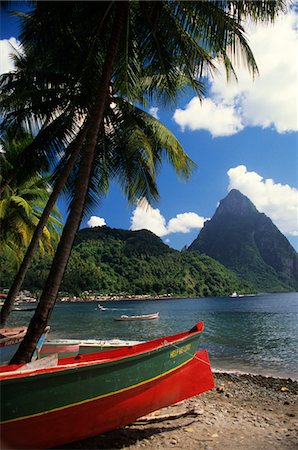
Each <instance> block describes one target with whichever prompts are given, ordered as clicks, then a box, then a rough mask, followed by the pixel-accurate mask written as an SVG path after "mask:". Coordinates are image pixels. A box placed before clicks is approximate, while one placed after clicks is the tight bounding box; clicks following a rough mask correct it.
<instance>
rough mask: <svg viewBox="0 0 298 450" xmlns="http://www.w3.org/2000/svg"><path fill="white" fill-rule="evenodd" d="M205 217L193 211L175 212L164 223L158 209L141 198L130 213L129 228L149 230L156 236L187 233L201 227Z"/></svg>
mask: <svg viewBox="0 0 298 450" xmlns="http://www.w3.org/2000/svg"><path fill="white" fill-rule="evenodd" d="M205 220H207V219H205V218H203V217H200V216H199V215H198V214H196V213H193V212H188V213H183V214H177V215H176V217H173V218H172V219H170V220H169V222H168V224H167V223H166V220H165V218H164V217H163V215H162V214H161V212H160V210H159V209H157V208H156V209H154V208H152V206H150V205H149V204H148V202H147V201H146V200H145V199H143V200H142V201H141V202H139V204H138V206H137V207H136V209H135V210H134V211H133V213H132V217H131V230H142V229H146V230H150V231H152V232H153V233H154V234H156V235H157V236H160V237H162V236H166V235H167V234H170V233H189V232H190V231H191V230H193V229H200V228H202V227H203V224H204V222H205Z"/></svg>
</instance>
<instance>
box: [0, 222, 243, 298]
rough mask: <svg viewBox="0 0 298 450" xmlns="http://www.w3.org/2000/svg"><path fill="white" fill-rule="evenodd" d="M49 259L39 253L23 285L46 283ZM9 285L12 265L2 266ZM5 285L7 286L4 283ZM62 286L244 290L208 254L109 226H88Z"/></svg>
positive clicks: (195, 292) (205, 292) (201, 292)
mask: <svg viewBox="0 0 298 450" xmlns="http://www.w3.org/2000/svg"><path fill="white" fill-rule="evenodd" d="M49 264H50V261H49V258H46V257H43V258H41V257H39V258H36V259H35V261H34V264H33V266H32V268H31V269H30V270H29V272H28V274H27V277H26V280H25V283H24V287H25V288H27V289H30V290H31V291H34V290H35V291H36V290H40V289H41V288H42V287H43V284H44V280H45V278H46V273H47V270H48V267H49ZM3 268H4V270H5V274H3V277H2V284H3V281H4V280H5V284H6V285H7V286H8V285H9V283H10V281H11V278H12V274H13V272H12V270H11V268H9V266H8V265H6V266H5V267H3ZM4 287H5V286H4ZM62 289H63V291H65V292H69V293H72V294H80V293H81V292H83V291H85V290H92V291H95V292H98V293H101V294H111V293H113V294H117V293H128V294H153V295H154V294H164V293H168V294H174V295H191V296H211V295H229V294H231V293H232V292H234V291H239V290H241V289H242V290H245V286H244V285H242V286H240V283H239V280H238V279H237V277H236V275H235V274H234V273H232V272H230V271H229V270H227V269H226V268H225V267H223V266H222V265H221V264H219V263H218V262H217V261H214V260H213V259H211V258H209V257H208V256H205V255H197V254H196V253H191V252H179V251H177V250H173V249H171V248H170V247H168V246H167V245H166V244H164V243H163V242H162V240H161V239H160V238H159V237H157V236H156V235H154V234H153V233H151V232H150V231H147V230H141V231H127V230H120V229H112V228H108V227H96V228H88V229H83V230H81V231H79V232H78V234H77V238H76V242H75V246H74V248H73V251H72V255H71V258H70V260H69V263H68V267H67V271H66V274H65V276H64V280H63V285H62Z"/></svg>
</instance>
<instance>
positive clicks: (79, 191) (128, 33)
mask: <svg viewBox="0 0 298 450" xmlns="http://www.w3.org/2000/svg"><path fill="white" fill-rule="evenodd" d="M238 3H239V4H240V7H239V6H237V5H238ZM249 3H254V8H251V7H249V6H248V4H249ZM257 3H258V5H259V6H258V8H256V4H257ZM263 3H264V2H261V5H260V2H241V1H240V2H228V1H225V2H224V1H223V2H215V1H210V2H178V1H177V2H168V1H163V2H147V1H145V2H101V6H100V8H99V9H98V10H97V9H96V5H98V4H96V5H94V4H93V5H92V6H91V7H90V6H89V4H83V5H82V4H80V7H81V8H83V13H85V15H86V17H87V18H88V19H89V22H88V23H89V25H90V26H89V27H88V30H87V31H88V32H89V33H90V34H89V36H90V38H91V36H92V48H93V49H94V52H93V55H92V56H93V58H92V59H89V60H84V62H83V61H81V62H80V63H81V64H83V65H84V69H85V70H84V72H83V74H82V77H81V78H80V82H81V83H82V84H85V85H86V90H87V91H88V92H89V94H90V96H89V97H88V98H89V99H90V105H89V108H88V112H89V119H88V124H89V127H88V131H87V134H86V139H85V142H84V146H83V149H82V156H81V159H80V167H79V170H78V173H77V184H76V190H75V194H74V201H73V202H72V206H71V210H70V213H69V216H68V219H67V222H66V224H65V227H64V230H63V233H62V237H61V240H60V243H59V246H58V248H57V251H56V254H55V257H54V261H53V265H52V268H51V270H50V273H49V277H48V280H47V282H46V284H45V288H44V291H43V293H42V296H41V299H40V302H39V305H38V308H37V310H36V313H35V315H34V317H33V319H32V321H31V323H30V325H29V328H28V333H27V336H26V337H25V339H24V341H23V343H22V345H21V346H20V348H19V351H18V352H17V354H16V355H15V357H14V358H13V362H24V361H26V360H28V359H30V357H31V354H32V353H33V350H34V346H35V344H36V342H37V339H38V337H39V335H40V334H41V332H42V331H43V329H44V327H45V326H46V323H47V321H48V319H49V316H50V313H51V310H52V308H53V306H54V303H55V299H56V296H57V293H58V289H59V285H60V282H61V279H62V276H63V273H64V270H65V267H66V264H67V260H68V257H69V254H70V251H71V247H72V243H73V240H74V237H75V234H76V231H77V229H78V227H79V224H80V221H81V218H82V214H83V211H84V206H85V201H86V196H87V193H88V189H89V185H90V177H91V174H92V169H93V165H94V162H95V156H96V148H97V142H98V137H99V133H100V130H101V127H102V124H103V118H104V109H105V104H106V101H107V100H108V97H109V92H110V85H111V82H112V81H113V83H114V85H115V86H116V90H117V92H119V93H120V94H121V95H125V96H127V97H128V98H129V99H133V100H136V97H137V98H138V99H140V100H141V101H143V102H144V101H145V97H146V95H144V93H142V92H140V90H139V88H138V82H139V80H140V78H141V77H144V74H147V76H148V80H149V81H148V88H147V92H146V94H148V95H149V97H151V98H152V97H154V96H156V98H158V99H161V98H167V99H173V98H175V96H176V94H177V79H178V78H179V79H181V75H182V76H184V77H185V79H187V80H188V84H190V85H192V86H193V87H194V88H196V89H198V84H197V83H195V81H194V80H195V79H196V77H197V76H200V75H203V73H204V69H208V68H209V69H212V67H213V65H212V58H213V57H219V56H220V57H221V58H222V59H223V61H224V63H225V64H226V68H227V71H229V72H233V70H234V68H233V64H232V60H231V57H230V55H232V54H233V53H234V54H235V53H236V50H239V49H240V50H242V51H243V55H242V56H243V57H244V59H245V61H246V62H247V64H248V66H249V67H250V68H251V69H252V71H253V72H256V70H257V68H256V64H255V61H254V58H253V55H252V53H251V51H250V48H249V46H248V45H247V42H246V40H245V37H244V30H243V28H242V24H241V21H242V18H243V17H244V18H245V17H247V16H250V17H252V18H253V19H257V17H256V12H258V11H259V12H260V11H261V12H262V14H259V17H260V18H261V19H268V17H269V18H271V17H274V14H275V13H276V11H278V10H279V9H280V8H281V7H283V6H284V3H283V2H281V1H275V2H273V3H274V6H273V7H272V8H271V9H270V11H269V10H268V8H265V7H264V5H263V9H262V4H263ZM102 4H104V6H102ZM206 4H207V6H206ZM44 8H45V9H47V8H48V5H47V6H45V7H44ZM55 8H56V5H55ZM90 8H91V9H90ZM104 8H105V14H104V15H103V10H104ZM41 9H42V8H41ZM70 9H71V8H70ZM37 10H38V8H37ZM99 10H100V11H99ZM210 12H212V15H211V16H210ZM98 14H99V16H98ZM79 17H80V21H81V23H83V24H84V20H82V18H83V19H84V17H83V15H82V14H80V16H79ZM47 18H48V16H47ZM71 25H72V27H68V30H69V29H70V30H71V33H72V34H73V35H75V33H76V32H77V30H79V31H82V29H81V28H80V27H79V26H78V22H76V23H74V24H73V23H72V24H71ZM55 26H58V25H57V24H55ZM59 26H60V25H59ZM84 33H86V30H85V31H84ZM46 35H50V36H51V39H52V38H53V37H52V34H51V33H45V34H42V37H41V35H40V36H37V37H38V38H40V41H41V42H42V45H44V43H45V41H46ZM103 36H105V42H104V40H103ZM106 36H109V40H107V39H106ZM35 37H36V35H35ZM84 38H85V35H84ZM76 42H80V41H79V39H76ZM86 42H88V39H86V40H85V39H83V43H84V44H85V43H86ZM106 42H108V46H107V45H106ZM58 43H59V40H58ZM55 44H56V45H57V41H55ZM82 47H84V46H83V45H82ZM229 50H230V51H231V53H230V54H229ZM70 53H71V54H72V55H74V53H73V52H70ZM57 56H59V45H58V50H57V55H56V57H57ZM89 56H90V53H89ZM116 58H117V60H116ZM74 61H76V62H78V59H75V55H74ZM56 62H57V61H56ZM59 64H60V65H61V60H59ZM72 64H74V63H73V62H72ZM62 66H63V63H62ZM99 73H101V77H100V79H99V82H97V77H98V74H99ZM94 82H95V83H94ZM94 86H97V88H95V89H94ZM91 88H92V89H93V92H94V94H95V95H91V94H92V92H91ZM85 92H86V91H85ZM172 162H175V161H174V160H173V161H172ZM181 167H182V165H181ZM149 192H150V191H149Z"/></svg>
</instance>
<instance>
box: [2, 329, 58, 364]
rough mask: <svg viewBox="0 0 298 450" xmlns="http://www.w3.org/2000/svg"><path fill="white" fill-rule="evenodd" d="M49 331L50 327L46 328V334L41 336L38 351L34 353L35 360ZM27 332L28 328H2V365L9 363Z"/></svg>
mask: <svg viewBox="0 0 298 450" xmlns="http://www.w3.org/2000/svg"><path fill="white" fill-rule="evenodd" d="M49 329H50V327H46V329H45V331H44V333H43V334H42V335H41V337H40V339H39V341H38V344H37V351H36V352H34V358H37V357H38V355H39V352H40V350H41V348H42V345H43V343H44V340H45V338H46V335H47V333H48V331H49ZM26 332H27V327H25V326H24V327H5V328H0V364H8V363H9V361H10V360H11V358H12V357H13V355H14V354H15V352H16V351H17V348H18V346H19V345H20V343H21V342H22V340H23V339H24V336H25V334H26Z"/></svg>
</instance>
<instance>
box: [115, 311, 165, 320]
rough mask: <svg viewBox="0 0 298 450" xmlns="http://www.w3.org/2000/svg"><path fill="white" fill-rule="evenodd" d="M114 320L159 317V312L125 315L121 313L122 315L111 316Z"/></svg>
mask: <svg viewBox="0 0 298 450" xmlns="http://www.w3.org/2000/svg"><path fill="white" fill-rule="evenodd" d="M113 319H114V320H153V319H159V312H157V313H153V314H143V315H141V316H127V315H125V314H122V316H117V317H113Z"/></svg>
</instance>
